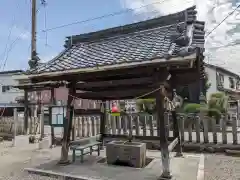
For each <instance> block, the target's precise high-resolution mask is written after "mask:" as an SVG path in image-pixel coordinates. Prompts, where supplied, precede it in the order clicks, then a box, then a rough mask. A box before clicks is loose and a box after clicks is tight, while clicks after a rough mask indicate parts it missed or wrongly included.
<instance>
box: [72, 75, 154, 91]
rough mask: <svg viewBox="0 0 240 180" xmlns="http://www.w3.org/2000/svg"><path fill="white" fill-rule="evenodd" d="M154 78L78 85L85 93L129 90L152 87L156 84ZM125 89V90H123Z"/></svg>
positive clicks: (77, 87)
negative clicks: (136, 87)
mask: <svg viewBox="0 0 240 180" xmlns="http://www.w3.org/2000/svg"><path fill="white" fill-rule="evenodd" d="M155 83H156V82H155V81H154V79H153V77H143V78H131V79H120V80H109V81H98V82H81V83H77V85H76V89H77V90H84V91H101V90H104V89H114V88H121V89H124V88H125V89H127V88H129V87H133V86H137V85H140V86H139V87H141V86H143V85H151V84H155ZM122 87H123V88H122Z"/></svg>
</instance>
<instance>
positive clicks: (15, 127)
mask: <svg viewBox="0 0 240 180" xmlns="http://www.w3.org/2000/svg"><path fill="white" fill-rule="evenodd" d="M13 120H14V123H13V124H14V130H13V144H12V145H13V146H16V136H17V130H18V112H17V108H14V110H13Z"/></svg>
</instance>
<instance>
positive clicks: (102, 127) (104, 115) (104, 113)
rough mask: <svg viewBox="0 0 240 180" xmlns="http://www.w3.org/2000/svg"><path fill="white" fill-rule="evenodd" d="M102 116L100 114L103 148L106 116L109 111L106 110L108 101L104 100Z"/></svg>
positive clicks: (101, 106)
mask: <svg viewBox="0 0 240 180" xmlns="http://www.w3.org/2000/svg"><path fill="white" fill-rule="evenodd" d="M100 108H101V116H100V134H101V142H102V145H101V149H103V147H104V136H105V133H106V132H105V127H106V117H107V114H106V113H107V111H106V101H102V103H101V105H100Z"/></svg>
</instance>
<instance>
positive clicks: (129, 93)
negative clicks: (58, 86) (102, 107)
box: [75, 88, 156, 100]
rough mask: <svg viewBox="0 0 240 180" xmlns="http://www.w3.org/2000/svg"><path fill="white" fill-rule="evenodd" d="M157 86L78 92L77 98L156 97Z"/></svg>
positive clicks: (117, 98)
mask: <svg viewBox="0 0 240 180" xmlns="http://www.w3.org/2000/svg"><path fill="white" fill-rule="evenodd" d="M155 91H156V88H144V89H129V90H127V89H126V90H124V91H100V92H90V91H86V92H78V93H76V95H75V97H76V98H82V99H92V100H120V99H134V98H136V97H139V98H150V97H154V96H153V94H154V93H155Z"/></svg>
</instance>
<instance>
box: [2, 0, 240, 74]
mask: <svg viewBox="0 0 240 180" xmlns="http://www.w3.org/2000/svg"><path fill="white" fill-rule="evenodd" d="M30 2H31V0H1V6H0V15H1V16H0V29H1V34H0V37H1V41H0V67H1V69H0V70H2V69H3V66H2V65H3V64H4V63H3V62H4V61H5V60H6V59H7V63H6V67H5V70H10V69H26V68H27V67H28V60H29V57H30V41H31V34H30V30H31V29H30V28H31V24H30V20H31V13H30V4H31V3H30ZM40 2H41V0H37V4H38V9H39V12H38V14H37V21H38V23H37V31H38V32H37V51H38V53H39V56H40V58H41V59H42V60H43V61H44V62H46V61H48V60H50V59H51V58H53V57H54V56H56V55H57V54H58V53H59V52H61V51H62V50H63V45H64V40H65V37H66V36H70V35H76V34H81V33H86V32H91V31H97V30H100V29H105V28H109V27H114V26H119V25H124V24H128V23H133V22H136V21H139V20H145V19H149V18H151V17H156V16H161V15H165V14H170V13H175V12H177V11H181V10H183V9H185V8H187V7H189V6H192V5H193V4H196V5H197V10H198V19H200V20H203V21H205V22H206V31H207V32H208V31H210V30H211V29H213V28H214V27H215V26H216V25H217V24H218V23H220V22H221V21H222V19H224V18H225V17H226V16H227V14H229V13H230V12H231V11H232V10H233V9H234V8H235V7H236V6H237V5H238V4H239V3H240V0H68V1H67V0H46V2H47V6H46V7H45V8H44V7H43V6H41V5H40ZM18 4H19V6H18ZM149 4H152V5H149ZM146 5H149V6H147V7H145V8H141V9H139V7H141V6H146ZM126 8H128V9H129V8H130V9H135V10H134V11H132V12H128V13H124V14H121V15H117V16H112V17H108V18H104V19H101V20H94V21H90V22H87V23H82V24H76V25H72V26H68V27H65V28H59V29H55V30H52V31H48V33H47V34H46V33H44V32H43V31H42V30H44V29H45V11H46V14H47V15H46V26H47V29H49V28H53V27H56V26H60V25H63V24H68V23H72V22H76V21H81V20H86V19H89V18H94V17H97V16H102V15H105V14H110V13H113V12H118V11H121V10H124V9H126ZM14 16H15V17H16V19H15V21H14V20H13V18H14ZM239 24H240V9H239V10H238V11H236V12H235V13H234V14H233V15H231V17H229V18H228V19H227V20H225V21H224V23H222V24H221V26H219V27H218V28H217V29H216V30H215V31H214V32H213V33H212V34H211V35H210V36H209V37H208V38H207V39H206V43H205V48H206V54H205V55H206V58H205V59H206V61H207V62H209V63H212V64H217V65H220V66H224V67H225V68H228V69H230V70H233V71H235V72H239V67H240V61H239V52H240V43H239V42H240V31H239V30H240V25H239ZM10 29H12V33H11V36H10V41H8V36H9V31H10ZM46 35H47V38H46ZM17 38H18V40H17V41H16V43H14V46H13V48H11V51H10V52H9V53H8V55H6V53H5V54H4V52H5V46H6V43H7V42H8V47H9V45H10V44H11V43H13V42H14V41H15V40H16V39H17ZM6 56H8V57H7V58H6ZM239 73H240V72H239Z"/></svg>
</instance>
